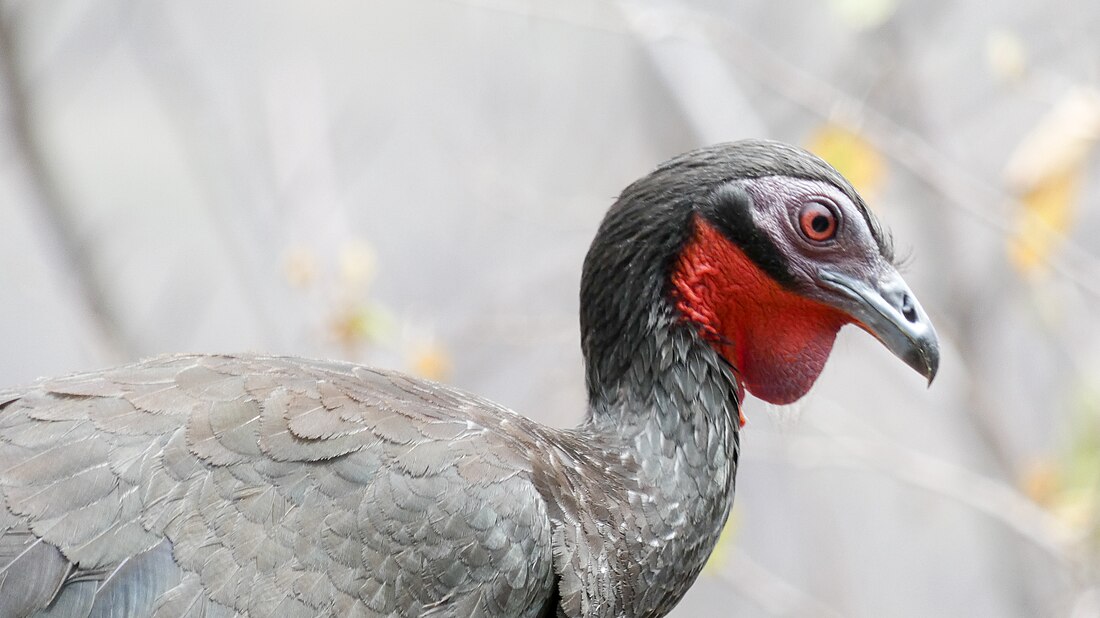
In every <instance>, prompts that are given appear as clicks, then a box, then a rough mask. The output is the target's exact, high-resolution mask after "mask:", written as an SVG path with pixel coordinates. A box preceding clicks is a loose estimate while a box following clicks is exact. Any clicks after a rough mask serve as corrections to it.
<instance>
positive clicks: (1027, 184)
mask: <svg viewBox="0 0 1100 618" xmlns="http://www.w3.org/2000/svg"><path fill="white" fill-rule="evenodd" d="M1097 140H1100V90H1097V89H1095V88H1091V87H1082V88H1074V89H1071V90H1069V91H1068V92H1066V94H1065V95H1064V96H1063V97H1062V98H1061V99H1060V100H1059V101H1058V102H1057V103H1056V104H1055V105H1054V106H1053V107H1052V108H1051V109H1050V111H1049V112H1047V113H1046V114H1045V115H1043V117H1042V118H1040V119H1039V122H1037V123H1036V124H1035V127H1033V128H1032V129H1031V130H1030V131H1028V133H1027V134H1026V135H1025V136H1024V137H1023V139H1021V140H1020V143H1019V144H1018V145H1017V146H1016V148H1015V150H1014V151H1013V152H1012V155H1011V156H1010V157H1009V160H1008V164H1007V165H1006V167H1005V182H1007V183H1008V185H1009V186H1010V187H1012V188H1013V189H1014V190H1015V192H1016V193H1017V194H1018V195H1019V196H1020V205H1021V208H1020V210H1019V212H1018V213H1017V218H1016V221H1015V230H1016V231H1015V233H1014V234H1013V235H1012V236H1010V237H1009V239H1008V252H1009V257H1010V259H1011V261H1012V264H1013V265H1014V266H1015V267H1016V269H1017V270H1019V271H1020V272H1021V273H1023V274H1034V273H1035V272H1037V270H1038V267H1039V266H1041V265H1042V264H1043V263H1045V262H1046V261H1047V260H1048V259H1049V257H1050V255H1051V253H1053V252H1054V251H1055V250H1057V248H1058V246H1059V245H1060V244H1061V242H1062V239H1063V238H1064V237H1065V235H1066V233H1067V232H1068V230H1069V228H1070V226H1072V225H1073V214H1074V213H1073V211H1074V208H1073V207H1074V204H1075V203H1076V201H1077V195H1078V190H1079V188H1080V185H1081V177H1082V170H1083V168H1084V165H1085V162H1086V161H1087V158H1088V155H1089V153H1090V152H1091V151H1092V149H1093V148H1094V147H1095V146H1096V142H1097Z"/></svg>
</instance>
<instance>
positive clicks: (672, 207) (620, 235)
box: [581, 140, 939, 403]
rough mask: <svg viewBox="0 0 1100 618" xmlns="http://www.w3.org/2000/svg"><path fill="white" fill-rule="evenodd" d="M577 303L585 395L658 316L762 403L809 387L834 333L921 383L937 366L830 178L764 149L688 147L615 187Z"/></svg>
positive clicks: (791, 153)
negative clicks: (855, 333)
mask: <svg viewBox="0 0 1100 618" xmlns="http://www.w3.org/2000/svg"><path fill="white" fill-rule="evenodd" d="M581 298H582V301H581V305H582V307H581V322H582V333H583V337H584V348H585V350H584V351H585V355H586V358H587V360H588V364H589V387H590V390H592V389H593V388H595V387H597V386H598V385H599V384H601V383H602V384H604V385H606V383H607V382H608V381H614V380H616V379H617V378H618V377H620V376H621V374H622V373H623V372H624V371H625V368H626V367H627V366H628V365H629V364H630V359H631V357H632V356H633V355H634V354H635V353H636V350H637V346H638V345H639V344H640V342H641V340H642V339H643V338H644V337H645V336H646V331H647V330H652V329H654V328H659V327H661V325H662V320H663V319H667V318H668V317H669V316H671V319H672V320H674V321H675V322H678V323H681V324H686V325H688V326H689V327H691V328H693V329H694V330H695V331H696V332H697V333H698V335H699V336H700V337H701V338H702V339H703V340H705V341H708V342H710V343H711V344H712V345H713V346H714V348H715V349H717V350H718V352H719V353H720V354H721V356H722V357H723V358H724V359H725V360H726V361H727V362H728V363H729V364H730V365H732V366H733V367H734V369H735V372H736V374H737V376H738V379H739V381H740V382H741V384H742V385H743V386H744V387H746V388H747V389H748V390H749V392H751V393H753V394H754V395H756V396H757V397H759V398H761V399H764V400H766V401H769V402H772V403H789V402H792V401H794V400H796V399H798V398H800V397H801V396H802V395H804V394H805V393H806V392H807V391H808V390H809V389H810V387H811V386H812V385H813V383H814V381H815V380H816V379H817V376H818V375H819V374H820V373H821V370H822V368H823V367H824V364H825V360H826V359H827V358H828V355H829V352H830V350H831V349H832V345H833V341H834V339H835V337H836V333H837V331H839V330H840V328H841V327H842V326H844V325H845V324H855V325H857V326H859V327H861V328H863V329H864V330H866V331H867V332H869V333H871V334H872V335H874V336H875V337H876V338H877V339H878V340H879V341H881V342H882V343H883V345H885V346H886V347H887V348H888V349H889V350H890V351H891V352H893V353H894V354H895V355H896V356H898V357H899V358H900V359H902V360H903V361H905V363H906V364H908V365H909V366H910V367H912V368H913V369H915V370H916V371H917V372H918V373H920V374H921V375H923V376H924V377H925V378H927V379H928V380H929V382H931V380H932V378H933V377H934V376H935V374H936V370H937V368H938V365H939V344H938V340H937V338H936V333H935V330H934V329H933V328H932V324H931V322H930V321H929V319H928V316H927V315H926V314H925V312H924V310H923V309H922V308H921V306H920V303H919V302H917V299H916V297H915V296H914V295H913V293H912V292H911V291H910V290H909V287H908V286H907V285H906V283H905V281H904V280H903V279H902V277H901V276H900V275H899V274H898V271H897V268H896V267H895V265H894V256H893V249H892V246H891V242H890V239H889V237H888V235H887V234H886V233H885V232H884V231H883V230H882V228H881V226H880V225H879V223H878V221H877V220H876V219H875V217H874V215H873V214H872V213H871V211H870V210H869V209H868V208H867V206H866V205H865V204H864V202H863V200H862V199H861V198H860V197H859V195H858V194H857V193H856V191H855V189H853V188H852V186H851V184H850V183H849V182H848V181H847V180H845V179H844V177H843V176H841V175H840V174H839V173H838V172H837V171H836V170H835V169H833V168H832V167H831V166H829V165H828V164H827V163H825V162H824V161H822V160H821V159H819V158H818V157H816V156H814V155H812V154H810V153H809V152H806V151H804V150H802V149H799V148H795V147H792V146H788V145H786V144H781V143H778V142H770V141H762V140H745V141H740V142H733V143H727V144H719V145H716V146H712V147H709V148H705V149H702V150H697V151H693V152H690V153H687V154H685V155H682V156H680V157H677V158H675V159H672V160H671V161H669V162H667V163H665V164H664V165H662V166H661V167H660V168H658V169H657V170H656V171H654V172H653V173H652V174H650V175H649V176H647V177H645V178H643V179H641V180H639V181H637V182H635V183H634V184H632V185H631V186H630V187H628V188H627V189H626V190H625V191H624V192H623V194H622V196H621V197H620V198H619V200H618V201H617V202H616V204H615V206H613V207H612V209H611V210H610V211H609V213H608V215H607V217H606V218H605V220H604V222H603V224H602V226H601V228H600V233H599V234H598V236H597V239H596V241H595V242H594V243H593V246H592V249H591V250H590V251H589V254H588V257H587V259H586V260H585V268H584V275H583V278H582V289H581ZM646 307H648V309H647V308H646Z"/></svg>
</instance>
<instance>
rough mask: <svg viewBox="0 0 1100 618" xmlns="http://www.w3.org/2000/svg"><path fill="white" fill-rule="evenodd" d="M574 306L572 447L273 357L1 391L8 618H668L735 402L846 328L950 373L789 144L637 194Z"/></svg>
mask: <svg viewBox="0 0 1100 618" xmlns="http://www.w3.org/2000/svg"><path fill="white" fill-rule="evenodd" d="M580 301H581V302H580V334H581V348H582V352H583V356H584V360H585V383H584V388H585V390H586V391H587V401H588V403H587V409H586V410H585V415H584V418H583V421H581V423H580V424H579V425H578V426H576V427H573V428H568V429H554V428H550V427H547V426H543V425H540V424H538V423H535V422H534V421H532V420H529V419H528V418H526V417H524V416H522V415H519V414H517V413H515V412H513V411H511V410H508V409H506V408H504V407H503V406H500V405H498V404H495V403H493V402H491V401H489V400H487V399H484V398H481V397H478V396H476V395H473V394H470V393H468V392H465V391H462V390H459V389H457V388H452V387H449V386H444V385H441V384H437V383H434V382H430V381H427V380H423V379H418V378H415V377H410V376H408V375H404V374H402V373H399V372H395V371H390V370H383V369H375V368H370V367H367V366H362V365H358V364H352V363H347V362H341V361H326V360H307V359H303V358H296V357H286V356H265V355H259V354H240V355H209V354H208V355H202V354H177V355H168V356H160V357H156V358H152V359H150V360H145V361H142V362H138V363H136V364H131V365H127V366H122V367H115V368H111V369H106V370H101V371H96V372H92V373H77V374H71V375H67V376H63V377H57V378H48V379H40V380H38V381H37V382H35V383H33V384H31V385H30V386H26V387H21V388H13V389H6V390H0V616H3V617H9V616H35V617H45V616H66V617H68V616H95V617H100V616H112V617H118V618H121V617H136V616H153V617H156V618H163V617H169V616H173V617H175V616H189V617H190V616H204V617H219V618H220V617H230V616H249V617H259V616H280V617H299V616H302V617H304V616H355V617H359V616H364V617H365V616H394V617H424V618H431V617H443V616H447V617H458V616H463V617H466V616H486V617H511V618H515V617H524V618H543V617H571V618H578V617H582V616H584V617H620V616H622V617H628V616H629V617H657V616H664V615H666V614H667V613H669V612H670V611H671V610H672V608H673V607H674V606H676V604H677V603H678V602H679V601H680V600H681V599H682V598H683V596H684V594H685V593H686V592H687V590H688V589H689V587H690V586H691V585H692V584H693V582H694V581H695V579H696V577H697V576H698V575H699V573H700V571H701V570H702V568H703V566H704V564H705V562H706V561H707V559H708V557H709V555H710V553H711V551H712V550H713V549H714V547H715V544H716V542H717V539H718V536H719V533H720V532H721V530H722V528H723V526H724V523H725V521H726V519H727V516H728V514H729V511H730V507H731V504H732V502H733V495H734V487H735V477H736V472H737V464H738V459H739V454H740V433H741V431H742V426H743V424H744V414H743V405H744V398H745V397H746V393H751V394H752V395H754V396H755V397H757V398H759V399H761V400H764V401H766V402H771V403H775V404H786V403H790V402H793V401H795V400H797V399H799V398H801V397H802V396H803V395H804V394H805V393H806V392H807V391H808V390H809V389H810V387H811V386H812V385H813V384H814V382H815V381H816V380H817V377H818V375H819V374H820V373H821V371H822V369H823V367H824V364H825V361H826V359H827V358H828V356H829V354H830V351H831V348H832V345H833V342H834V340H835V337H836V335H837V332H838V331H839V330H840V329H841V327H843V326H845V325H849V324H850V325H855V326H856V327H858V328H861V329H863V330H865V331H867V332H868V333H870V334H871V335H872V336H874V337H875V338H876V339H878V340H879V341H880V342H881V343H882V344H883V345H884V346H885V347H886V348H887V349H888V350H889V351H890V352H892V353H893V354H894V355H895V356H897V357H898V358H899V359H900V360H901V361H903V362H904V363H905V364H907V365H908V366H909V367H911V368H912V369H914V370H915V371H916V372H918V373H919V374H920V375H921V376H923V377H924V378H925V379H926V380H927V381H928V384H929V385H930V384H931V382H932V379H933V378H934V377H935V375H936V372H937V370H938V367H939V342H938V338H937V335H936V332H935V330H934V328H933V326H932V323H931V321H930V320H929V318H928V315H927V314H926V313H925V311H924V309H923V308H922V307H921V305H920V303H919V302H918V301H917V299H916V297H915V296H914V294H913V293H912V291H911V290H910V289H909V287H908V286H907V284H906V283H905V281H904V280H903V278H902V277H901V276H900V275H899V274H898V270H897V267H896V265H895V256H894V249H893V242H892V238H891V235H890V234H889V233H888V232H887V231H886V230H885V229H884V228H883V227H882V225H881V224H880V223H879V222H878V219H877V218H876V216H875V215H874V214H873V213H872V211H871V210H870V209H869V208H868V206H867V204H866V203H865V202H864V201H863V199H862V198H861V197H860V196H859V194H858V193H857V192H856V190H855V189H854V188H853V186H852V185H851V184H850V183H849V182H848V181H847V180H846V179H845V178H844V177H843V176H842V175H841V174H840V173H839V172H837V171H836V170H835V169H834V168H833V167H831V166H830V165H829V164H827V163H826V162H825V161H823V160H822V159H820V158H818V157H817V156H815V155H813V154H811V153H809V152H807V151H805V150H803V149H801V148H798V147H795V146H791V145H787V144H784V143H780V142H775V141H770V140H763V139H749V140H741V141H735V142H726V143H721V144H716V145H713V146H708V147H704V148H701V149H697V150H694V151H691V152H688V153H686V154H682V155H680V156H677V157H675V158H672V159H671V160H669V161H667V162H665V163H663V164H661V165H659V166H658V167H657V168H656V169H654V170H653V171H652V172H650V173H649V174H648V175H646V176H644V177H643V178H641V179H640V180H637V181H636V182H634V183H633V184H631V185H629V186H628V187H627V188H626V189H625V190H624V191H623V192H622V193H621V195H620V196H619V197H618V199H617V200H616V201H615V202H614V204H613V205H612V206H611V207H610V210H609V211H608V212H607V214H606V216H605V218H604V219H603V221H602V223H601V224H600V225H599V229H598V231H597V233H596V236H595V239H594V241H593V243H592V245H591V247H590V249H589V251H588V253H587V256H586V258H585V260H584V264H583V267H582V273H581V281H580Z"/></svg>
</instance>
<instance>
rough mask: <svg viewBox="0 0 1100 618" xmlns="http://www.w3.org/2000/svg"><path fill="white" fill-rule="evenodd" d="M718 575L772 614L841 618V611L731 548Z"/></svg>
mask: <svg viewBox="0 0 1100 618" xmlns="http://www.w3.org/2000/svg"><path fill="white" fill-rule="evenodd" d="M726 559H727V560H728V562H727V563H726V565H725V566H724V567H723V568H722V569H721V570H720V571H719V572H718V576H719V577H721V578H722V579H723V580H724V581H726V582H727V583H729V584H730V586H731V587H732V588H733V589H735V590H736V591H737V592H738V593H739V594H741V595H742V596H743V597H745V598H747V599H749V600H750V601H752V602H753V603H754V604H756V605H757V606H758V607H760V609H763V610H764V611H765V612H767V613H768V614H769V615H771V616H780V617H789V618H795V617H804V618H809V617H810V616H813V617H815V618H840V617H841V616H843V614H841V613H840V612H838V611H837V610H835V609H833V608H832V607H829V606H828V605H826V604H825V603H824V602H822V601H820V600H818V599H816V598H814V597H813V596H811V595H810V594H809V593H807V592H805V591H804V590H801V589H800V588H798V587H797V586H795V585H793V584H791V583H790V582H788V581H786V580H784V579H783V578H781V577H779V576H778V575H776V574H775V573H773V572H771V571H769V570H768V569H765V568H764V567H763V566H761V565H760V564H759V563H758V562H756V561H755V560H753V559H752V558H751V557H749V555H748V554H746V553H745V552H743V551H741V550H738V549H734V550H732V551H730V552H729V554H728V555H727V556H726Z"/></svg>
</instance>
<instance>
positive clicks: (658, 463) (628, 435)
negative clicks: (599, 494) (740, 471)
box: [582, 312, 740, 615]
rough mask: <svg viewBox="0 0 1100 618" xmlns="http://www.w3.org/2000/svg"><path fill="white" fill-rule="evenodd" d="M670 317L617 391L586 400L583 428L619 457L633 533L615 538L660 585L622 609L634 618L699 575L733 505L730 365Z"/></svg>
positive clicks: (666, 603)
mask: <svg viewBox="0 0 1100 618" xmlns="http://www.w3.org/2000/svg"><path fill="white" fill-rule="evenodd" d="M667 318H668V319H667V321H666V320H665V319H662V320H659V322H661V323H658V324H657V325H655V328H653V329H651V330H650V336H649V337H647V338H646V339H645V340H644V341H643V342H642V344H641V345H642V346H643V347H648V348H649V349H641V350H637V351H636V353H635V355H634V358H635V359H636V360H635V361H634V362H633V363H632V364H630V365H629V369H628V370H627V372H626V374H625V375H624V376H623V379H622V380H620V381H619V383H618V385H617V387H616V388H614V389H610V390H609V391H608V392H606V393H605V394H606V395H607V396H606V397H604V398H602V399H594V400H593V402H592V406H591V409H590V415H589V418H588V421H587V422H586V424H585V426H584V427H583V428H582V431H584V432H586V433H589V435H590V436H591V437H592V438H596V439H595V440H592V441H593V442H597V443H600V444H602V445H604V446H603V448H605V449H608V450H609V451H610V452H605V453H602V454H601V455H602V458H603V460H604V461H616V462H622V463H623V470H622V472H623V473H624V475H625V476H626V477H627V483H626V489H627V491H626V492H625V495H624V496H623V497H622V499H623V500H625V501H626V504H623V505H622V507H623V508H622V509H621V513H629V515H627V516H625V517H624V518H623V520H621V521H618V522H617V523H616V525H617V526H619V527H622V526H625V528H624V529H628V530H631V531H632V532H630V533H628V534H627V535H625V536H624V538H623V539H622V540H621V542H623V543H625V544H626V546H627V547H629V552H630V555H631V556H632V559H634V560H637V561H638V562H639V563H641V564H644V565H645V566H646V568H648V569H651V570H652V572H654V573H656V574H657V575H658V576H659V577H658V578H657V579H656V581H660V582H663V583H662V585H661V586H658V587H654V588H652V589H647V590H643V591H640V592H639V596H638V597H637V599H636V600H637V604H636V605H635V606H634V607H633V608H627V609H632V610H633V611H634V612H635V613H636V614H637V615H661V613H660V612H657V611H656V610H659V609H660V608H662V607H671V604H672V603H675V602H676V601H678V600H679V599H680V598H681V596H682V595H683V593H684V592H686V591H687V588H688V586H690V585H691V583H692V582H693V581H694V580H695V577H696V576H697V575H698V574H699V572H700V570H701V569H702V567H703V565H704V564H705V562H706V559H707V557H708V556H709V555H710V552H711V550H712V549H713V548H714V545H715V543H716V542H717V540H718V535H719V533H720V532H721V530H722V528H723V526H724V524H725V521H726V518H727V516H728V514H729V510H730V506H731V505H732V503H733V493H734V492H733V489H734V477H735V473H736V468H737V458H738V451H739V442H738V430H739V426H740V425H739V423H738V419H739V413H738V408H739V405H740V403H739V389H738V387H737V383H736V380H735V379H734V375H733V371H732V370H731V368H730V367H729V366H728V364H726V362H725V361H723V360H722V358H721V357H720V356H719V354H718V353H717V352H716V351H715V349H714V348H713V347H712V346H711V345H710V344H709V343H708V342H706V341H704V340H703V339H702V338H701V337H699V336H698V334H697V333H696V332H695V331H694V329H692V328H691V327H690V326H689V325H686V324H682V323H680V321H678V320H675V318H673V317H672V314H671V312H670V313H669V315H668V316H667ZM612 516H613V517H614V516H615V514H614V513H613V514H612ZM639 516H641V517H642V518H643V520H644V521H642V522H638V521H626V520H629V519H630V518H638V517H639ZM612 523H615V522H612ZM649 612H655V613H653V614H650V613H649Z"/></svg>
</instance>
